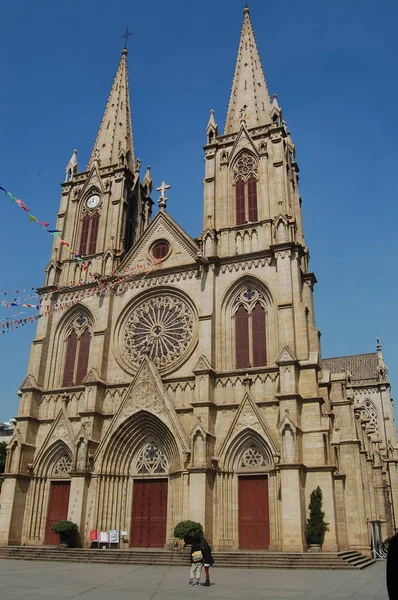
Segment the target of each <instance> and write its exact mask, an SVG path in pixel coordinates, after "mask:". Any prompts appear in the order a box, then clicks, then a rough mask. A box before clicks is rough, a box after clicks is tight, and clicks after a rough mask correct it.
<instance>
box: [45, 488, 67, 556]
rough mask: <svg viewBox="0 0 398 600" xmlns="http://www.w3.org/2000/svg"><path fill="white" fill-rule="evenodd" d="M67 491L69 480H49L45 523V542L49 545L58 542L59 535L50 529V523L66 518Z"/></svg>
mask: <svg viewBox="0 0 398 600" xmlns="http://www.w3.org/2000/svg"><path fill="white" fill-rule="evenodd" d="M69 493H70V481H51V483H50V500H49V503H48V515H47V523H46V544H50V545H51V546H56V545H57V544H59V535H58V533H54V532H53V531H52V529H51V525H53V524H54V523H56V522H57V521H66V520H67V518H68V505H69Z"/></svg>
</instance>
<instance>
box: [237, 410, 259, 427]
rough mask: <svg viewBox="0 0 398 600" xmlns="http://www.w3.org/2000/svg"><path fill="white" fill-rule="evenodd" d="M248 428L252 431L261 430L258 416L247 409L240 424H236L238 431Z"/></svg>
mask: <svg viewBox="0 0 398 600" xmlns="http://www.w3.org/2000/svg"><path fill="white" fill-rule="evenodd" d="M246 427H250V428H251V429H256V430H259V429H260V423H259V422H258V420H257V417H256V415H255V414H254V413H253V411H251V410H249V409H247V410H245V411H244V412H242V414H241V416H240V419H239V421H238V423H237V424H236V429H237V430H238V431H239V430H241V429H245V428H246Z"/></svg>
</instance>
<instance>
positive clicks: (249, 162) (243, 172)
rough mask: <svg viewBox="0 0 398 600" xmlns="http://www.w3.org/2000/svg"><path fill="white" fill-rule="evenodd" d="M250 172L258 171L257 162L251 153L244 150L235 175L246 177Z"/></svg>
mask: <svg viewBox="0 0 398 600" xmlns="http://www.w3.org/2000/svg"><path fill="white" fill-rule="evenodd" d="M249 173H257V162H256V160H255V158H254V157H253V156H252V155H251V154H247V152H244V153H243V154H242V155H241V156H240V158H239V159H238V161H237V162H236V164H235V168H234V177H235V178H237V177H243V178H246V177H247V175H249Z"/></svg>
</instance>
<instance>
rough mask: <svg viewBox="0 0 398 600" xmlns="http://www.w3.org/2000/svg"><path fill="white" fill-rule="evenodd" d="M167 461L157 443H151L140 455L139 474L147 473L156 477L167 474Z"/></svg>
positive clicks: (138, 462)
mask: <svg viewBox="0 0 398 600" xmlns="http://www.w3.org/2000/svg"><path fill="white" fill-rule="evenodd" d="M167 466H168V465H167V459H166V456H165V454H164V452H162V450H160V448H158V446H157V445H156V443H155V442H149V444H146V445H145V446H144V448H143V449H142V450H141V452H140V453H139V455H138V459H137V467H136V471H137V473H147V474H148V475H156V474H157V473H166V472H167Z"/></svg>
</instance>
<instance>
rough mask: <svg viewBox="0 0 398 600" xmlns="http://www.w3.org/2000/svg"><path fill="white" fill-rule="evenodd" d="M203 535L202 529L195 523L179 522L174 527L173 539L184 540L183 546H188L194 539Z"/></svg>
mask: <svg viewBox="0 0 398 600" xmlns="http://www.w3.org/2000/svg"><path fill="white" fill-rule="evenodd" d="M202 534H203V527H202V525H201V524H200V523H196V521H180V522H179V523H177V525H176V526H175V527H174V537H176V538H178V539H179V540H184V542H185V545H187V546H189V545H191V544H192V543H193V541H194V539H195V538H197V537H199V536H201V535H202Z"/></svg>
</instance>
